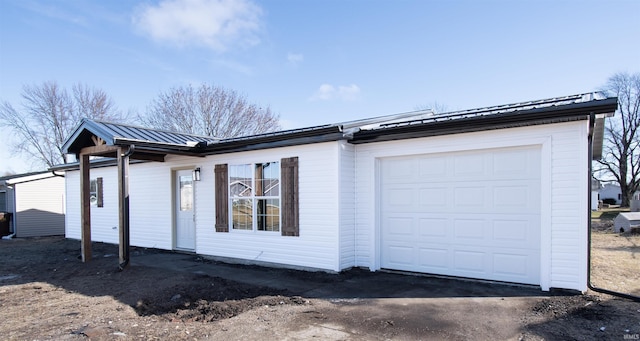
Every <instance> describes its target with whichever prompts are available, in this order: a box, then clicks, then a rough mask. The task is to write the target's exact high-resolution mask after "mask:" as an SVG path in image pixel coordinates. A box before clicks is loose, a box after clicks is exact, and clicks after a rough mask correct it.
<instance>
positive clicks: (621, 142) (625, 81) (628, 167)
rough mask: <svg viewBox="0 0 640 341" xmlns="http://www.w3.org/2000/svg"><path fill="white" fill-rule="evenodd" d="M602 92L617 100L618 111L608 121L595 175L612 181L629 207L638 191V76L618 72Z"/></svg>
mask: <svg viewBox="0 0 640 341" xmlns="http://www.w3.org/2000/svg"><path fill="white" fill-rule="evenodd" d="M601 91H602V92H604V93H605V94H607V95H609V96H616V97H618V111H617V113H616V115H615V116H614V117H613V118H610V119H608V120H607V127H606V129H605V138H604V144H605V146H604V148H603V158H602V160H598V161H596V162H597V163H598V164H599V165H600V166H601V167H599V168H598V174H601V175H602V176H609V177H613V178H614V179H615V181H616V182H617V183H618V184H619V185H620V190H621V192H622V205H623V206H628V205H629V201H630V200H631V198H632V197H633V194H634V193H635V192H636V191H637V190H638V189H639V188H640V110H639V108H640V73H635V74H628V73H617V74H615V75H613V76H612V77H611V78H609V80H608V82H607V84H606V85H605V86H604V87H603V88H602V89H601ZM601 178H602V177H601Z"/></svg>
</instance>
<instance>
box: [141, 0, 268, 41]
mask: <svg viewBox="0 0 640 341" xmlns="http://www.w3.org/2000/svg"><path fill="white" fill-rule="evenodd" d="M261 16H262V9H261V8H260V7H259V6H257V5H255V4H254V3H252V2H251V1H248V0H164V1H161V2H160V3H159V4H158V5H156V6H152V5H143V6H141V7H139V8H138V11H137V12H136V13H135V14H134V16H133V24H134V25H135V26H136V28H137V29H138V30H140V32H142V33H143V34H145V35H148V36H149V37H151V38H152V39H153V40H155V41H158V42H164V43H168V44H171V45H177V46H190V45H195V46H205V47H208V48H211V49H213V50H215V51H219V52H223V51H225V50H227V49H228V48H229V47H231V46H233V45H241V46H252V45H256V44H258V43H259V42H260V39H259V37H258V34H259V30H260V26H261V21H260V17H261Z"/></svg>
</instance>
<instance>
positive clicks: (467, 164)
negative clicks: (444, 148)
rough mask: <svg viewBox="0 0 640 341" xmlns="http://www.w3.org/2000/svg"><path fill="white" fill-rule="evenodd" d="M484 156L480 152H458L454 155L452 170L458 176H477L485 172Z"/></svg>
mask: <svg viewBox="0 0 640 341" xmlns="http://www.w3.org/2000/svg"><path fill="white" fill-rule="evenodd" d="M485 159H486V156H484V155H480V154H475V153H474V154H459V155H456V156H454V159H453V160H454V161H453V165H454V166H453V172H452V174H453V175H454V176H455V177H459V178H469V177H472V178H477V177H483V176H484V175H485V174H486V167H485Z"/></svg>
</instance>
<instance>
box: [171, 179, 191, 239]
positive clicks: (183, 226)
mask: <svg viewBox="0 0 640 341" xmlns="http://www.w3.org/2000/svg"><path fill="white" fill-rule="evenodd" d="M174 193H175V194H174V195H175V203H176V204H175V219H176V233H175V235H176V248H177V249H184V250H194V249H195V247H196V229H195V223H194V216H193V179H192V178H191V171H190V170H180V171H176V172H175V189H174Z"/></svg>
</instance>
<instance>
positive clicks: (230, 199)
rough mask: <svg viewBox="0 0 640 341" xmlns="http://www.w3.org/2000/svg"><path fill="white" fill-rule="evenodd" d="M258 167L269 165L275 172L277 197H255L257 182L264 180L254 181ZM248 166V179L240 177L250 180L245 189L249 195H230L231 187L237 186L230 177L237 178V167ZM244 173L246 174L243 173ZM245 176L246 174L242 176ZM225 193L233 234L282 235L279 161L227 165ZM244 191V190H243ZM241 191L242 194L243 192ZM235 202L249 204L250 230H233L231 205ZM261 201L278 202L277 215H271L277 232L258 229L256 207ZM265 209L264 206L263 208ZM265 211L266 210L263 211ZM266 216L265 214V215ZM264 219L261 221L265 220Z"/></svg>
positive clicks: (235, 180) (230, 228) (234, 180)
mask: <svg viewBox="0 0 640 341" xmlns="http://www.w3.org/2000/svg"><path fill="white" fill-rule="evenodd" d="M259 165H271V167H273V168H271V171H274V170H275V172H276V174H277V185H276V186H277V193H278V195H277V196H274V195H256V187H258V186H257V185H256V184H257V181H259V180H265V179H264V178H263V179H256V172H257V167H258V166H259ZM246 166H248V169H249V173H250V177H246V176H242V177H241V178H243V179H250V185H251V186H250V187H247V189H250V193H251V195H248V196H236V195H234V194H233V193H232V190H231V186H237V185H238V183H237V179H233V180H232V175H234V176H235V177H236V178H238V174H237V173H236V169H237V167H246ZM245 173H246V172H245ZM243 175H246V174H243ZM226 180H227V184H226V187H227V191H228V195H227V207H228V213H227V215H228V226H229V229H228V230H229V231H234V233H264V234H273V235H281V233H282V208H283V207H282V187H281V186H282V171H281V161H279V160H277V161H267V162H251V163H237V164H229V165H228V173H227V179H226ZM242 184H243V185H245V186H246V184H244V183H242ZM274 187H275V186H272V187H270V189H273V188H274ZM245 191H246V189H245ZM245 191H243V192H245ZM236 200H248V201H250V202H251V228H250V229H241V228H235V227H234V210H233V204H234V201H236ZM261 200H265V201H270V200H277V201H278V215H277V216H275V215H271V216H272V217H276V219H277V222H278V223H277V230H267V229H260V228H259V227H260V226H259V225H260V224H259V220H260V219H259V215H260V213H259V212H258V205H259V202H260V201H261ZM265 205H268V203H266V204H265ZM265 207H266V206H265ZM265 211H266V210H265ZM265 214H266V213H265ZM266 216H268V215H265V218H263V219H266Z"/></svg>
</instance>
